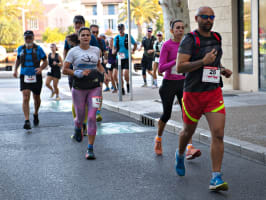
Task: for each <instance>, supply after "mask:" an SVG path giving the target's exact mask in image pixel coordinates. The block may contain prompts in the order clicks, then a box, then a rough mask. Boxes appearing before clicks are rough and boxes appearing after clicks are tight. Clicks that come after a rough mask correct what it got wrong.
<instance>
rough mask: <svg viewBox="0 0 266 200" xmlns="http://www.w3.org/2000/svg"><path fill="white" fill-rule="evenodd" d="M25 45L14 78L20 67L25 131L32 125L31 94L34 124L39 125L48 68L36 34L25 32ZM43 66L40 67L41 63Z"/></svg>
mask: <svg viewBox="0 0 266 200" xmlns="http://www.w3.org/2000/svg"><path fill="white" fill-rule="evenodd" d="M24 41H25V44H24V45H22V46H20V47H19V48H18V54H17V60H16V63H15V70H14V74H13V76H14V77H15V78H17V76H18V67H19V65H21V69H20V91H22V96H23V103H22V107H23V112H24V117H25V123H24V127H23V128H24V129H27V130H28V129H31V124H30V121H29V119H30V105H29V103H30V94H31V92H32V93H33V100H34V109H35V110H34V114H33V124H34V126H38V125H39V117H38V111H39V108H40V105H41V97H40V94H41V90H42V70H43V69H44V68H45V67H46V66H47V57H46V55H45V53H44V51H43V49H42V48H41V47H40V46H38V45H36V44H35V43H34V42H33V41H34V33H33V31H31V30H28V31H25V32H24ZM41 61H42V64H41V65H40V62H41Z"/></svg>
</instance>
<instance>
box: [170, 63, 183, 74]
mask: <svg viewBox="0 0 266 200" xmlns="http://www.w3.org/2000/svg"><path fill="white" fill-rule="evenodd" d="M171 74H172V75H183V74H182V73H178V72H177V71H176V66H175V65H174V66H173V67H172V68H171Z"/></svg>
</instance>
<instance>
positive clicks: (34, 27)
mask: <svg viewBox="0 0 266 200" xmlns="http://www.w3.org/2000/svg"><path fill="white" fill-rule="evenodd" d="M28 23H29V24H28V27H29V28H28V29H30V30H38V29H39V25H38V19H37V18H31V19H29V20H28Z"/></svg>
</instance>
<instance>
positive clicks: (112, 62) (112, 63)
mask: <svg viewBox="0 0 266 200" xmlns="http://www.w3.org/2000/svg"><path fill="white" fill-rule="evenodd" d="M113 46H114V39H113V38H110V41H109V49H108V63H107V64H106V68H107V70H108V78H109V79H110V80H111V82H112V88H113V91H112V93H117V87H116V86H117V85H118V80H117V76H114V75H113V71H114V70H113V69H117V62H116V54H113V53H112V49H113Z"/></svg>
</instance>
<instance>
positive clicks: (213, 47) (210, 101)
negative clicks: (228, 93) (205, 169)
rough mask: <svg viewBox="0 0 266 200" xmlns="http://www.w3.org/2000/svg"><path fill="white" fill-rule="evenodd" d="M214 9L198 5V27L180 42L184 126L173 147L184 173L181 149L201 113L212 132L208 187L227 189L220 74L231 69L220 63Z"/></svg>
mask: <svg viewBox="0 0 266 200" xmlns="http://www.w3.org/2000/svg"><path fill="white" fill-rule="evenodd" d="M214 18H215V15H214V12H213V10H212V9H211V8H210V7H201V8H199V9H198V11H197V15H196V17H195V19H196V22H197V23H198V29H197V30H195V31H194V32H192V33H189V34H187V35H186V36H185V38H184V39H183V40H182V42H181V44H180V46H179V55H178V60H177V71H178V73H186V79H185V83H184V94H183V101H182V104H183V121H184V125H183V127H184V128H183V130H182V131H181V133H180V138H179V149H177V151H176V155H175V157H176V172H177V174H178V175H179V176H184V175H185V165H184V151H185V148H186V146H187V143H188V141H189V140H190V138H191V137H192V135H193V133H194V132H195V130H196V127H197V124H198V121H199V119H200V117H201V115H202V114H204V115H205V117H206V119H207V121H208V123H209V128H210V131H211V134H212V141H211V159H212V178H211V181H210V185H209V189H210V190H216V191H217V190H228V184H227V183H226V182H224V181H223V180H222V177H221V176H222V174H221V166H222V160H223V153H224V142H223V137H224V126H225V108H224V101H223V95H222V90H221V85H222V82H221V77H220V74H221V75H224V76H225V77H226V78H229V77H230V76H231V74H232V72H231V71H230V70H229V69H225V68H224V67H222V65H221V57H222V45H221V36H220V34H219V33H216V32H212V31H211V29H212V26H213V22H214Z"/></svg>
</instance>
